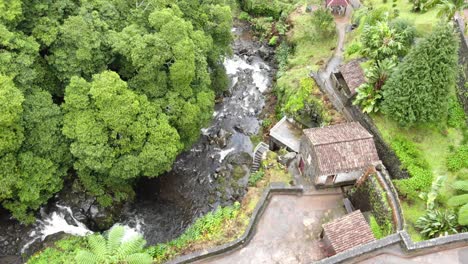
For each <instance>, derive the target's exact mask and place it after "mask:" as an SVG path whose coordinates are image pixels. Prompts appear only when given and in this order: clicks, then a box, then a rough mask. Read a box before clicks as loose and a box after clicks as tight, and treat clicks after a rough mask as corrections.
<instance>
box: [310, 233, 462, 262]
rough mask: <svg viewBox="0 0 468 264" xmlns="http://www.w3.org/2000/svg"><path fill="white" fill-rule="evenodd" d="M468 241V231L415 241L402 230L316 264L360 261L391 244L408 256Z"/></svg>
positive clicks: (383, 251) (378, 252)
mask: <svg viewBox="0 0 468 264" xmlns="http://www.w3.org/2000/svg"><path fill="white" fill-rule="evenodd" d="M466 243H468V233H462V234H456V235H450V236H445V237H439V238H434V239H430V240H426V241H421V242H416V243H415V242H413V241H412V240H411V238H410V236H409V234H408V233H407V232H406V231H400V232H398V233H397V234H393V235H390V236H388V237H386V238H383V239H380V240H377V241H374V242H371V243H368V244H366V245H362V246H358V247H355V248H352V249H349V250H347V251H345V252H342V253H339V254H336V255H334V256H332V257H329V258H326V259H322V260H320V261H317V262H315V263H316V264H335V263H358V262H359V261H361V260H364V259H367V258H370V257H372V256H376V255H379V254H381V253H385V249H386V248H388V247H390V246H397V247H400V248H401V249H402V251H403V252H404V253H405V255H406V256H411V255H418V254H425V253H431V252H437V251H439V250H445V249H449V248H454V247H458V246H462V245H466Z"/></svg>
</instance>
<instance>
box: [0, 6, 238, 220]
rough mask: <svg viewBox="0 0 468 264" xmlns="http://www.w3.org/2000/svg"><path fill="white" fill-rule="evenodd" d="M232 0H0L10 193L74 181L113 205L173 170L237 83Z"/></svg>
mask: <svg viewBox="0 0 468 264" xmlns="http://www.w3.org/2000/svg"><path fill="white" fill-rule="evenodd" d="M231 26H232V17H231V10H230V7H229V6H228V5H227V4H226V3H224V1H223V0H204V1H198V0H183V1H179V0H136V1H128V0H107V1H103V0H93V1H89V0H63V1H48V0H38V1H22V0H7V1H0V105H1V106H2V107H1V108H0V202H1V203H2V206H3V207H5V208H7V209H8V210H10V211H11V212H12V214H13V216H14V217H15V218H17V219H19V220H21V221H23V222H32V221H33V220H34V217H33V212H34V210H36V209H38V208H39V207H40V206H41V205H42V204H44V203H45V202H46V201H47V200H48V199H50V198H51V197H52V196H53V195H54V194H55V193H57V192H58V191H60V190H61V189H62V187H63V183H64V180H65V179H70V181H74V184H75V185H79V186H80V187H81V188H84V189H85V190H86V191H87V192H88V193H89V194H92V195H94V196H96V197H97V199H98V201H99V202H100V204H101V205H103V206H108V205H110V204H112V203H113V202H116V201H123V200H126V199H128V198H131V197H132V196H133V190H132V182H133V181H134V180H135V179H136V178H138V177H142V176H145V177H155V176H158V175H160V174H161V173H163V172H165V171H168V170H169V169H170V168H171V165H172V163H173V161H174V159H175V157H176V155H177V154H178V153H180V152H181V151H182V150H183V149H185V148H186V147H188V146H190V145H191V144H192V143H193V142H194V141H195V140H196V139H197V138H198V136H199V131H200V128H201V127H202V126H203V125H205V124H206V123H207V122H208V121H209V120H210V118H211V115H212V109H213V106H214V97H215V94H216V92H219V91H221V90H222V89H223V88H224V87H226V83H227V77H226V74H225V71H224V68H223V66H222V60H223V58H224V56H225V55H226V54H229V53H230V46H229V44H230V42H231V38H232V37H231V32H230V30H231Z"/></svg>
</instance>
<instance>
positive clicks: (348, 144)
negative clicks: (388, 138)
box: [303, 122, 380, 176]
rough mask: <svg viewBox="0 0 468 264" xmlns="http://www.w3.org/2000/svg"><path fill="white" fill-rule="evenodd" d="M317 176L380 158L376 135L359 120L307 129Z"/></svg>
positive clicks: (366, 165)
mask: <svg viewBox="0 0 468 264" xmlns="http://www.w3.org/2000/svg"><path fill="white" fill-rule="evenodd" d="M303 132H304V135H305V136H306V137H307V139H308V140H309V141H310V143H311V144H312V146H313V151H314V155H315V157H316V158H314V162H315V164H314V167H315V171H316V173H317V176H321V175H332V174H337V173H345V172H351V171H355V170H362V169H365V168H367V167H369V166H370V165H372V164H374V163H378V162H379V161H380V159H379V156H378V154H377V149H376V148H375V144H374V139H373V136H372V135H371V134H370V133H369V132H368V131H367V130H366V129H365V128H364V127H362V126H361V125H360V124H359V123H357V122H351V123H343V124H338V125H333V126H327V127H322V128H319V127H318V128H309V129H304V131H303Z"/></svg>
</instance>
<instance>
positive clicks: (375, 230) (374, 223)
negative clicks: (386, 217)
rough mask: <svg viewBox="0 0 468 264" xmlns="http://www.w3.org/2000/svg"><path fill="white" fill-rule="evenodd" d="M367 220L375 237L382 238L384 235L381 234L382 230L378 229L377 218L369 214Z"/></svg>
mask: <svg viewBox="0 0 468 264" xmlns="http://www.w3.org/2000/svg"><path fill="white" fill-rule="evenodd" d="M369 220H370V221H369V225H370V228H371V230H372V233H374V236H375V238H377V239H381V238H384V235H383V234H382V230H381V229H380V226H379V224H378V223H377V220H375V217H374V216H373V215H371V216H370V219H369Z"/></svg>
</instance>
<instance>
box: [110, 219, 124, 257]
mask: <svg viewBox="0 0 468 264" xmlns="http://www.w3.org/2000/svg"><path fill="white" fill-rule="evenodd" d="M124 233H125V228H124V227H123V226H121V225H116V226H114V227H112V228H111V230H110V231H109V234H108V235H107V252H108V253H109V254H114V252H115V251H116V250H117V249H118V248H119V246H120V243H121V242H122V238H123V236H124Z"/></svg>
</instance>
